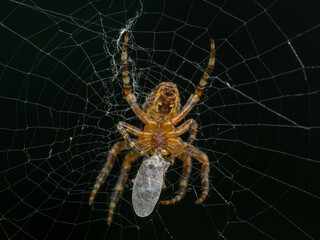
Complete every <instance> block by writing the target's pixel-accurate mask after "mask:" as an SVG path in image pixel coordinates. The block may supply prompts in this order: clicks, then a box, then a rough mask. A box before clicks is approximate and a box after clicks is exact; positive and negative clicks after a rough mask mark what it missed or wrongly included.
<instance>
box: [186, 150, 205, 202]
mask: <svg viewBox="0 0 320 240" xmlns="http://www.w3.org/2000/svg"><path fill="white" fill-rule="evenodd" d="M188 153H189V154H190V155H191V156H192V157H194V158H195V159H197V160H198V161H199V162H201V163H202V174H201V179H202V180H201V183H202V195H201V197H200V198H199V199H198V200H197V201H196V204H200V203H202V202H203V201H204V200H205V199H206V197H207V195H208V192H209V171H210V163H209V159H208V156H207V154H205V153H204V152H202V151H201V150H199V149H198V148H196V147H194V146H189V149H188Z"/></svg>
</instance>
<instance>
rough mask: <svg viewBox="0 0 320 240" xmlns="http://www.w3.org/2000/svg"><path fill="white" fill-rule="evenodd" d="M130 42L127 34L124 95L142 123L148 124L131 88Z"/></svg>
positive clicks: (124, 45)
mask: <svg viewBox="0 0 320 240" xmlns="http://www.w3.org/2000/svg"><path fill="white" fill-rule="evenodd" d="M128 41H129V33H128V32H127V33H126V35H125V37H124V43H123V50H122V54H121V72H122V78H123V88H124V94H125V96H126V100H127V102H128V103H129V105H130V106H131V108H132V110H133V111H134V113H135V114H136V115H137V116H138V117H139V118H140V119H141V121H142V122H144V123H145V124H146V123H148V117H147V115H146V114H145V112H144V111H142V109H141V108H140V107H139V105H138V103H137V99H136V97H135V96H134V94H133V93H132V90H131V86H130V77H129V71H128V61H127V59H128V52H127V46H128Z"/></svg>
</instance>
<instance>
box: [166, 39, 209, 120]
mask: <svg viewBox="0 0 320 240" xmlns="http://www.w3.org/2000/svg"><path fill="white" fill-rule="evenodd" d="M210 46H211V53H210V58H209V62H208V65H207V68H206V71H205V73H204V74H203V76H202V78H201V80H200V82H199V85H198V87H197V89H196V91H195V93H194V94H192V95H191V96H190V98H189V100H188V101H187V103H186V105H184V107H183V109H182V110H181V111H180V112H179V113H178V114H177V116H175V117H174V118H173V119H172V120H171V122H172V124H173V125H176V124H177V123H179V122H180V121H181V120H182V119H183V118H184V117H185V116H186V115H187V114H188V113H189V112H190V111H191V109H192V108H193V107H194V105H196V103H197V102H198V101H199V99H200V96H201V94H202V92H203V89H204V87H205V85H206V84H207V82H208V79H209V77H210V75H211V73H212V70H213V67H214V64H215V44H214V41H213V40H211V44H210Z"/></svg>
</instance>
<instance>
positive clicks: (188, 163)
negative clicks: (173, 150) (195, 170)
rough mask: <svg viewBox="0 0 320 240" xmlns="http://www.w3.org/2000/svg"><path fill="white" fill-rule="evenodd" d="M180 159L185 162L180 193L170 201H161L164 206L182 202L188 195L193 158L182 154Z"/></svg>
mask: <svg viewBox="0 0 320 240" xmlns="http://www.w3.org/2000/svg"><path fill="white" fill-rule="evenodd" d="M178 158H179V159H181V161H182V162H183V170H182V177H181V181H180V188H179V190H178V193H177V195H176V196H175V197H173V198H172V199H170V200H164V201H161V202H160V203H161V204H164V205H169V204H174V203H176V202H178V201H180V200H181V199H182V198H184V196H185V194H186V189H187V186H188V180H189V176H190V172H191V167H192V165H191V157H190V155H189V154H182V155H180V156H179V157H178Z"/></svg>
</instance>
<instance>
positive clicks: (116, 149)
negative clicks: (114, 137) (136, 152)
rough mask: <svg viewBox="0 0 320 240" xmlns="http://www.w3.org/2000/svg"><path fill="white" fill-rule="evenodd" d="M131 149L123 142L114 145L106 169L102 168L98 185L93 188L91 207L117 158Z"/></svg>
mask: <svg viewBox="0 0 320 240" xmlns="http://www.w3.org/2000/svg"><path fill="white" fill-rule="evenodd" d="M128 148H130V145H128V144H127V143H126V142H124V141H122V142H117V143H115V144H114V145H113V147H112V148H111V150H110V151H109V154H108V157H107V162H106V163H105V165H104V167H103V168H102V170H101V171H100V173H99V175H98V177H97V180H96V183H95V185H94V187H93V190H92V192H91V196H90V198H89V205H92V203H93V200H94V198H95V196H96V193H97V192H98V190H99V188H100V186H101V184H102V183H103V182H104V181H105V179H106V178H107V176H108V174H109V172H110V170H111V168H112V166H113V163H114V161H115V159H116V158H117V155H118V153H119V152H121V151H123V150H126V149H128Z"/></svg>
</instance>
